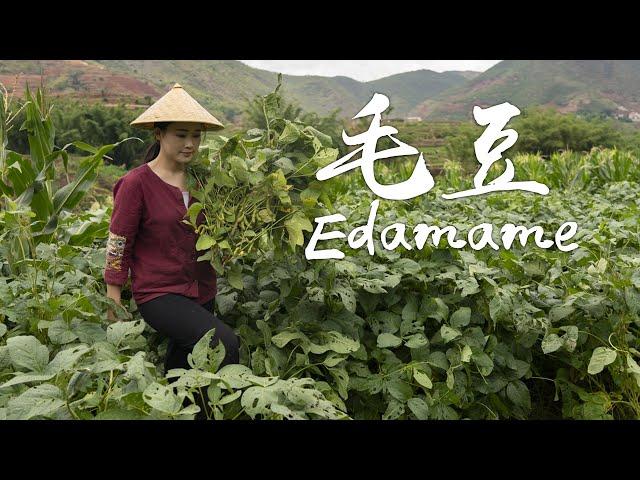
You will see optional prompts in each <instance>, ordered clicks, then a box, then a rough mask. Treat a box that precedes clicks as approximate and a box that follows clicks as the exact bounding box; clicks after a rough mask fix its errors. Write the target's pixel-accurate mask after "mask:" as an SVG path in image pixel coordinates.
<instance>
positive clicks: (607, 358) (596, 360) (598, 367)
mask: <svg viewBox="0 0 640 480" xmlns="http://www.w3.org/2000/svg"><path fill="white" fill-rule="evenodd" d="M616 356H617V354H616V351H615V350H611V349H610V348H607V347H597V348H596V349H595V350H594V351H593V354H592V355H591V360H590V361H589V366H588V367H587V372H588V373H590V374H591V375H595V374H597V373H600V372H601V371H602V370H603V369H604V367H606V366H607V365H609V364H611V363H613V362H614V361H615V359H616Z"/></svg>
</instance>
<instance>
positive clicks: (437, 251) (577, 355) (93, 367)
mask: <svg viewBox="0 0 640 480" xmlns="http://www.w3.org/2000/svg"><path fill="white" fill-rule="evenodd" d="M276 93H277V92H276ZM264 101H265V111H266V115H267V121H266V123H265V127H266V128H264V129H261V130H256V131H253V132H251V131H250V132H247V133H246V134H241V135H238V136H234V137H232V138H223V137H217V138H214V139H212V143H211V145H210V146H209V147H206V148H208V150H206V149H205V150H204V151H203V152H202V153H203V156H202V158H203V159H204V160H205V161H203V164H201V165H194V166H193V167H194V168H193V170H192V172H191V173H193V174H194V180H195V181H198V178H199V180H200V181H201V184H200V186H201V188H202V189H203V191H206V188H211V192H213V191H214V190H215V189H216V188H227V189H233V188H238V189H241V190H242V189H246V190H243V191H244V192H245V193H247V194H250V192H249V190H248V188H249V187H252V186H253V187H255V186H256V185H259V184H260V182H258V183H255V182H254V183H252V181H251V176H252V174H256V173H258V172H262V173H263V175H265V178H266V177H268V176H269V175H271V174H273V173H275V174H276V176H278V177H279V178H280V183H277V184H276V185H277V186H278V187H279V188H276V189H274V191H273V192H266V193H264V192H263V194H264V195H266V196H267V197H268V198H269V199H270V200H269V201H273V202H274V203H273V207H272V208H273V210H275V211H278V212H280V213H281V214H283V215H287V214H288V213H291V212H286V211H285V210H286V208H287V207H289V206H291V207H292V208H293V207H295V208H296V209H298V211H299V212H301V213H300V214H304V215H305V218H306V219H307V221H309V222H310V219H313V216H314V215H315V216H319V215H325V214H328V213H329V212H330V213H336V212H339V213H343V214H344V215H345V217H347V221H345V222H340V223H337V224H335V225H333V229H336V230H337V229H339V230H341V231H344V232H346V231H349V230H351V229H353V228H354V227H355V226H360V225H363V224H364V223H366V220H367V217H368V214H369V203H370V202H371V201H372V200H373V196H372V194H371V192H370V191H368V189H367V188H366V186H365V185H364V182H363V180H362V177H361V175H360V172H358V171H353V172H350V173H347V174H343V175H342V176H340V177H337V178H333V179H331V180H330V181H327V182H322V183H320V184H314V183H313V182H309V178H306V176H305V177H301V178H294V177H295V176H294V175H289V176H287V175H286V174H285V172H288V171H291V170H290V168H289V163H288V162H284V161H279V160H280V158H287V159H289V160H290V162H291V164H292V166H293V168H294V170H293V171H295V168H296V166H297V168H299V167H300V166H301V165H304V164H305V163H306V162H308V161H309V160H310V159H311V158H313V156H315V155H317V154H318V152H320V151H322V150H324V151H325V154H326V158H327V159H329V158H335V151H331V147H329V146H325V145H324V144H323V143H322V135H321V134H320V133H316V132H314V131H313V130H310V129H308V130H306V128H307V127H305V126H304V125H301V124H298V122H294V121H286V120H285V119H281V118H278V117H277V110H276V109H275V108H274V107H272V106H273V105H275V103H274V97H269V96H267V97H265V98H264ZM267 107H268V108H267ZM36 118H38V117H36ZM39 118H42V117H39ZM45 124H46V123H45ZM37 125H39V124H38V123H36V126H37ZM33 128H34V134H33V140H34V141H33V142H32V144H33V145H34V146H37V145H47V144H46V141H44V140H46V139H48V138H50V133H49V132H50V131H49V130H47V128H45V127H38V128H36V127H33ZM305 130H306V132H307V134H308V135H305V133H304V132H305ZM36 140H39V141H36ZM318 144H319V146H318ZM326 145H328V143H327V144H326ZM315 147H318V148H317V149H316V148H315ZM34 150H35V149H34ZM273 151H277V153H271V152H273ZM35 157H37V155H36V156H35ZM235 158H237V159H235ZM512 158H513V160H514V164H515V166H516V174H517V176H518V179H520V180H524V179H535V180H538V181H542V182H544V183H546V184H548V185H549V187H550V188H551V192H550V194H549V195H547V196H541V195H535V194H530V193H523V192H499V193H494V194H489V195H483V196H480V197H474V198H466V199H460V200H456V201H446V200H442V199H441V193H443V192H445V191H451V190H452V189H455V190H459V189H460V187H461V186H464V185H468V184H469V183H470V181H471V176H470V175H469V174H468V173H465V172H464V171H463V170H462V169H460V168H459V164H453V163H450V164H447V166H446V168H445V171H444V175H442V176H440V177H438V179H437V181H436V187H435V188H434V189H433V190H431V191H430V192H429V193H428V194H426V195H424V196H422V197H419V198H416V199H413V200H412V201H408V202H389V201H383V202H381V205H380V209H379V212H378V217H379V218H378V220H377V221H376V226H375V235H374V237H378V238H379V235H380V233H381V229H382V228H383V227H384V226H385V225H386V224H389V223H391V222H404V223H407V224H417V223H420V222H426V223H429V224H435V225H455V226H456V227H457V228H459V229H460V230H465V229H468V227H470V226H473V225H476V224H478V223H481V222H489V223H492V224H495V225H501V224H505V223H507V222H511V223H515V224H522V225H534V224H535V225H540V226H541V227H542V228H543V229H544V230H545V231H552V230H555V229H556V228H557V226H558V224H559V223H560V222H561V221H562V222H563V221H565V220H566V219H569V218H570V219H573V220H575V221H576V222H577V223H578V225H579V231H578V235H577V236H576V238H575V239H574V241H576V242H578V243H579V245H580V246H579V248H578V249H576V250H574V251H572V252H561V251H559V250H557V249H556V248H550V249H546V250H545V249H540V248H538V247H536V246H535V245H532V244H531V243H530V244H529V245H527V246H525V247H523V246H521V245H520V244H519V243H517V242H516V244H515V245H514V246H513V247H512V248H511V249H505V250H501V251H498V252H496V251H492V250H490V249H488V250H480V251H472V250H469V249H459V250H456V249H452V248H448V247H447V246H446V245H441V244H438V245H434V244H433V242H428V243H427V244H426V245H425V247H424V249H422V250H420V251H417V250H406V249H404V248H399V249H396V250H394V251H387V250H384V249H383V248H381V247H380V245H377V248H376V251H377V252H381V253H379V254H378V255H377V256H375V257H372V256H369V255H368V253H367V252H366V251H364V250H362V249H359V250H352V249H349V248H348V247H347V246H346V244H345V242H344V241H339V240H329V241H323V242H321V243H322V245H319V248H332V247H333V248H340V249H341V250H343V251H344V252H345V254H346V257H345V258H344V259H343V260H340V261H324V260H323V261H307V260H306V259H305V257H304V255H303V254H302V252H301V249H299V248H291V247H290V246H289V247H287V244H289V245H291V244H294V245H295V247H299V246H300V244H299V241H302V242H303V243H304V241H305V240H306V239H305V233H304V232H305V231H306V230H304V229H300V230H299V231H296V230H289V231H287V229H286V228H285V229H280V230H279V232H280V236H278V235H274V234H272V233H271V240H270V242H273V243H269V246H270V247H271V248H268V249H266V250H264V249H263V250H260V249H255V250H247V252H246V254H245V255H242V256H240V257H238V256H236V257H235V260H236V261H235V263H234V268H232V269H230V270H228V271H226V272H225V274H224V276H223V277H222V278H220V279H219V284H218V285H219V287H218V295H217V297H216V311H217V314H218V315H219V316H220V318H223V319H224V321H225V322H226V323H228V324H229V325H231V326H232V327H233V329H234V331H235V332H236V333H237V334H238V335H239V336H240V338H241V340H242V341H241V351H240V354H241V355H240V364H238V365H227V366H225V367H224V368H222V369H220V368H218V367H219V364H220V359H221V358H223V357H224V350H223V349H224V347H222V346H221V345H220V344H219V345H218V347H216V348H215V349H210V348H208V340H209V337H210V335H211V334H212V333H213V332H209V333H208V335H207V336H205V337H203V339H202V340H201V341H200V342H199V343H198V345H196V347H195V348H194V349H193V352H192V354H191V356H190V358H189V361H190V365H191V367H192V368H190V369H185V370H181V369H176V370H171V371H169V372H163V371H162V368H161V364H162V361H163V360H164V355H165V353H166V339H164V338H162V336H160V335H159V334H158V333H157V332H155V331H153V329H151V328H150V327H149V326H148V325H146V324H145V323H144V322H143V321H142V319H141V317H140V315H139V312H137V311H136V309H135V303H134V302H133V301H131V302H130V303H129V305H128V308H127V309H126V310H127V311H125V309H124V308H117V306H116V305H115V304H114V303H113V301H111V300H110V299H108V298H107V297H106V296H105V295H104V284H103V283H102V269H103V266H104V255H105V252H104V240H105V237H106V229H107V227H108V221H109V214H110V209H109V208H108V207H107V208H101V207H100V206H99V205H96V206H95V208H94V209H93V210H92V211H90V212H86V213H84V214H69V215H68V216H67V215H66V214H65V212H63V213H62V214H61V220H60V223H59V226H58V231H57V233H56V235H55V236H53V237H52V238H47V240H46V241H44V240H41V241H39V242H38V243H37V244H35V242H33V243H34V244H33V245H31V243H30V242H29V243H28V244H29V245H30V246H31V248H32V250H33V252H35V254H34V255H31V256H27V257H25V259H24V261H22V262H21V265H22V268H20V270H18V269H9V268H7V267H8V264H7V262H6V260H5V258H6V257H5V255H6V251H4V250H3V252H2V255H0V258H1V259H2V261H3V262H4V263H3V265H2V268H1V269H0V418H11V419H26V418H59V419H68V418H80V419H93V418H96V419H109V418H118V419H129V418H131V419H134V418H157V419H161V418H162V419H165V418H166V419H188V418H193V416H194V414H195V413H196V412H197V411H198V410H199V407H198V406H197V405H194V404H193V401H194V395H195V394H196V393H199V392H203V391H204V390H205V389H206V390H207V393H208V397H209V399H210V405H209V407H210V409H211V413H210V416H211V418H215V419H233V418H236V419H250V418H255V419H258V418H270V419H301V418H335V419H338V418H354V419H467V418H469V419H527V418H546V419H548V418H567V419H638V418H640V404H639V403H638V399H639V398H640V368H639V367H638V362H639V361H640V351H638V349H637V345H638V333H639V331H640V330H639V328H640V323H639V322H640V320H639V319H640V276H639V274H638V271H639V269H640V260H639V259H640V254H639V249H640V244H639V242H640V239H639V237H638V218H639V216H638V213H639V212H638V210H639V207H640V201H639V200H638V198H639V194H640V175H639V173H640V169H639V168H640V167H639V165H640V160H639V159H638V157H637V156H636V155H635V154H633V153H630V152H624V151H620V150H607V149H593V150H591V151H590V152H588V153H586V154H585V153H573V152H568V151H565V152H554V153H552V154H551V155H550V157H549V158H548V159H544V158H543V157H541V156H534V155H526V154H525V155H513V156H512ZM210 159H212V160H214V162H213V163H212V164H209V160H210ZM263 159H264V161H263ZM219 162H220V163H221V164H223V165H226V166H227V167H228V170H225V169H221V170H220V171H221V172H223V173H224V174H226V175H227V177H222V176H220V177H218V175H219V173H216V168H217V163H219ZM260 162H262V163H260ZM14 163H15V162H14ZM256 165H258V166H257V168H256ZM252 167H253V168H254V170H253V171H252ZM385 167H386V168H385V169H381V172H380V173H381V174H382V175H383V176H382V177H380V178H381V179H384V180H385V181H386V182H391V181H393V180H394V179H397V176H398V175H400V174H402V172H400V174H398V173H397V172H395V171H394V164H393V162H390V163H389V165H385ZM314 168H315V167H314ZM212 172H213V173H212ZM277 172H280V173H277ZM280 175H282V177H281V176H280ZM3 178H4V179H5V181H6V180H7V177H6V176H5V177H3ZM13 178H16V179H19V177H13ZM220 178H224V180H220ZM262 180H264V179H262ZM283 180H284V182H283ZM230 182H231V183H233V185H230V184H228V183H230ZM9 183H11V182H8V181H6V183H5V184H6V186H7V188H8V187H11V188H12V189H14V191H13V195H7V194H5V197H3V198H4V200H5V202H6V203H4V204H3V206H4V208H3V210H2V212H0V213H1V214H0V245H5V244H6V243H7V242H6V239H7V238H9V237H10V236H11V235H12V233H10V232H13V231H14V230H15V228H18V227H16V225H17V224H18V223H20V222H21V221H22V222H23V223H22V224H21V225H22V227H21V228H22V229H24V232H25V234H24V235H25V238H29V237H28V233H29V230H28V228H29V221H30V218H32V217H33V216H35V215H37V213H36V212H35V211H34V208H36V206H34V205H33V204H29V203H25V202H22V203H19V202H18V201H17V199H16V198H15V194H19V192H18V191H16V187H15V186H14V185H10V184H9ZM271 185H272V186H273V184H271ZM288 185H291V186H292V188H291V189H287V188H285V186H288ZM18 190H19V189H18ZM305 191H307V194H305V195H303V194H302V193H303V192H305ZM221 192H223V193H225V192H226V193H227V194H228V193H230V191H229V190H221ZM10 193H11V192H10ZM311 193H313V195H311ZM285 194H286V196H288V197H289V200H290V202H291V204H290V205H289V203H287V202H286V200H284V201H283V200H282V199H284V198H285ZM9 197H10V198H9ZM273 197H275V198H273ZM276 198H277V200H276ZM230 199H231V200H230V205H227V208H228V207H231V205H234V206H236V207H237V206H239V205H242V198H238V197H230ZM199 201H200V202H201V205H202V207H203V208H207V207H208V206H209V207H210V206H212V205H216V203H215V202H217V201H218V200H216V199H215V198H206V197H205V196H204V194H202V195H201V198H199ZM270 208H271V207H270ZM209 210H210V211H209V212H208V213H209V215H208V216H209V217H210V216H211V213H212V211H211V209H210V208H209ZM66 213H68V212H66ZM191 213H192V212H191ZM213 213H215V212H213ZM223 213H224V215H225V216H226V215H231V214H230V213H228V212H224V210H223ZM232 213H233V212H232ZM63 217H64V218H63ZM213 217H214V218H215V215H213ZM281 218H284V217H281ZM190 220H191V221H192V220H193V219H190ZM210 220H211V219H210V218H209V221H210ZM236 220H237V218H235V219H233V218H232V217H226V218H223V219H222V220H221V223H220V224H219V225H220V226H222V228H224V225H225V224H226V225H228V224H229V222H235V221H236ZM216 221H217V220H216ZM285 221H286V220H285ZM265 223H266V228H267V230H268V222H265ZM265 223H261V224H258V230H259V229H260V228H264V227H265ZM245 228H246V227H245ZM205 229H208V230H206V232H207V233H205V235H211V234H212V228H211V224H210V223H208V224H207V226H206V227H205ZM285 231H286V233H285ZM325 231H327V228H325ZM292 232H293V233H292ZM203 233H204V232H203ZM245 233H246V231H245ZM496 234H497V233H496ZM225 235H226V234H225ZM234 235H235V233H234ZM300 237H302V238H300ZM43 238H45V237H43ZM201 238H202V237H201ZM240 241H242V237H240ZM375 242H378V239H376V240H375ZM230 245H236V244H235V243H230ZM287 248H289V250H287ZM284 252H286V256H283V255H284ZM203 261H209V260H207V259H204V260H203ZM107 308H112V309H114V311H115V312H116V313H117V315H118V317H119V318H120V320H121V321H120V322H117V323H114V324H107V323H106V315H105V312H106V309H107Z"/></svg>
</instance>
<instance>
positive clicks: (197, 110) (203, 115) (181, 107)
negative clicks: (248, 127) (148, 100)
mask: <svg viewBox="0 0 640 480" xmlns="http://www.w3.org/2000/svg"><path fill="white" fill-rule="evenodd" d="M156 122H197V123H202V124H203V128H204V129H205V130H220V129H221V128H224V125H222V123H220V121H219V120H218V119H217V118H216V117H214V116H213V115H211V114H210V113H209V112H207V111H206V110H205V108H204V107H203V106H202V105H200V104H199V103H198V102H197V101H196V100H195V99H194V98H193V97H192V96H191V95H189V94H188V93H187V92H186V91H185V90H184V88H182V86H181V85H180V84H178V83H176V84H175V85H174V86H173V88H172V89H171V90H169V91H168V92H167V93H166V94H165V95H164V96H163V97H162V98H160V99H159V100H158V101H157V102H156V103H154V104H153V105H151V106H150V107H149V108H147V109H146V110H145V111H144V112H143V113H142V115H140V116H139V117H138V118H136V119H135V120H134V121H133V122H131V125H135V126H136V127H140V128H148V129H153V124H154V123H156Z"/></svg>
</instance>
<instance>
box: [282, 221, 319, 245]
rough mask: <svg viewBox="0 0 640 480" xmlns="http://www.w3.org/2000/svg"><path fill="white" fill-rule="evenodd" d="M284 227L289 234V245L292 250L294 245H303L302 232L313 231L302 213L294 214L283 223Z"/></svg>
mask: <svg viewBox="0 0 640 480" xmlns="http://www.w3.org/2000/svg"><path fill="white" fill-rule="evenodd" d="M284 226H285V228H286V229H287V233H288V234H289V244H290V245H291V247H292V248H295V246H296V245H303V244H304V235H303V233H302V231H303V230H305V231H307V232H312V231H313V226H312V225H311V222H310V221H309V219H308V218H307V217H306V216H305V215H304V213H302V212H296V213H295V214H294V215H293V216H292V217H291V218H290V219H288V220H287V221H285V222H284Z"/></svg>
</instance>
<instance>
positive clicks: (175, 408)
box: [142, 382, 182, 415]
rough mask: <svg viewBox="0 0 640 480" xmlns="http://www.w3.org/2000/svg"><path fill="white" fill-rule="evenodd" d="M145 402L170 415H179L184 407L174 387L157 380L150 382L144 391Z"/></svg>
mask: <svg viewBox="0 0 640 480" xmlns="http://www.w3.org/2000/svg"><path fill="white" fill-rule="evenodd" d="M142 398H143V399H144V401H145V403H146V404H147V405H149V406H151V407H153V408H155V409H156V410H158V411H160V412H162V413H166V414H168V415H177V414H178V412H179V411H180V410H181V409H182V400H181V399H180V398H179V397H178V396H177V395H176V394H174V393H173V387H170V386H168V385H161V384H159V383H157V382H154V383H152V384H150V385H149V386H148V387H147V388H146V389H145V390H144V392H143V394H142Z"/></svg>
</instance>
